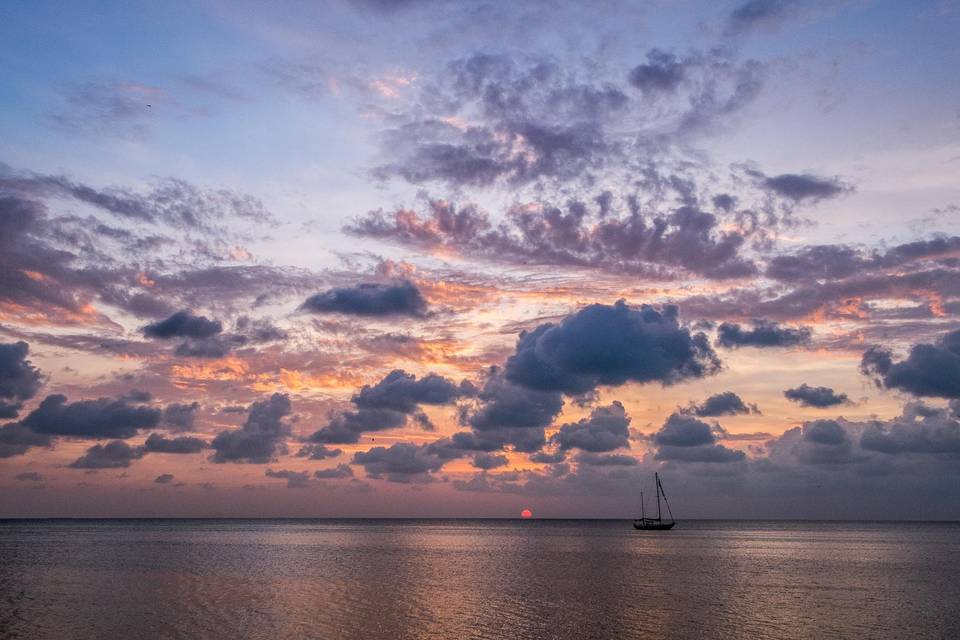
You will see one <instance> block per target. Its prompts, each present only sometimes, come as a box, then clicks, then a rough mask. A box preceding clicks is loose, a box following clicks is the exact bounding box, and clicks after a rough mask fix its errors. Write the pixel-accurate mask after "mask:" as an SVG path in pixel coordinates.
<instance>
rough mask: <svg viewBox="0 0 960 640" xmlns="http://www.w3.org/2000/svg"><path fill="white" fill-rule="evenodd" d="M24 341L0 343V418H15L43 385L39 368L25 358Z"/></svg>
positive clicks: (28, 347) (27, 347)
mask: <svg viewBox="0 0 960 640" xmlns="http://www.w3.org/2000/svg"><path fill="white" fill-rule="evenodd" d="M29 352H30V346H29V345H28V344H27V343H26V342H14V343H9V344H3V343H0V419H2V418H15V417H16V416H17V414H18V413H19V412H20V409H22V408H23V403H24V402H25V401H26V400H29V399H31V398H33V397H34V396H35V395H37V391H39V390H40V387H41V386H42V385H43V376H42V375H41V374H40V370H39V369H37V368H36V367H34V366H33V364H32V363H31V362H30V361H29V360H27V354H28V353H29Z"/></svg>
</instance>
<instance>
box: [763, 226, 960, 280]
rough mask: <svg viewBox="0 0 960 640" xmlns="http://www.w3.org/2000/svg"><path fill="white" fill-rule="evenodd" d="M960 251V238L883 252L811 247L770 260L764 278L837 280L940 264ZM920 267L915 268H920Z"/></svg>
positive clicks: (900, 246)
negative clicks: (908, 267)
mask: <svg viewBox="0 0 960 640" xmlns="http://www.w3.org/2000/svg"><path fill="white" fill-rule="evenodd" d="M958 252H960V237H957V236H949V237H947V236H944V237H937V238H931V239H928V240H917V241H914V242H907V243H903V244H899V245H894V246H892V247H890V248H888V249H887V250H886V251H881V250H879V249H874V250H872V251H865V250H862V249H858V248H856V247H851V246H848V245H812V246H808V247H803V248H802V249H800V250H799V251H797V252H795V253H792V254H785V255H779V256H775V257H773V258H772V259H771V260H770V261H769V262H768V263H767V268H766V271H765V275H767V276H768V277H771V278H775V279H777V280H781V281H784V282H810V281H814V280H837V279H843V278H848V277H850V276H854V275H858V274H864V273H866V272H870V271H876V272H880V271H884V270H889V269H896V268H898V267H902V266H904V265H911V264H914V263H923V262H931V261H937V260H940V261H943V260H946V259H949V258H951V257H952V256H955V255H956V254H957V253H958ZM923 266H924V265H923V264H919V265H915V266H914V267H913V268H914V269H922V268H923Z"/></svg>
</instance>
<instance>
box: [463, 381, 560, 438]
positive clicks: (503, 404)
mask: <svg viewBox="0 0 960 640" xmlns="http://www.w3.org/2000/svg"><path fill="white" fill-rule="evenodd" d="M478 399H479V401H480V404H479V407H478V408H477V409H476V411H474V412H473V413H471V414H469V415H467V416H465V420H466V423H467V424H469V425H470V426H471V427H472V428H473V432H474V433H472V434H463V435H461V434H455V435H454V437H453V438H454V442H455V443H456V444H457V445H459V446H461V447H462V448H464V449H467V450H480V451H484V450H487V451H489V450H493V449H499V448H500V447H501V446H503V445H506V444H512V445H513V446H514V447H515V448H516V449H517V450H518V451H525V452H533V451H536V450H538V449H539V448H540V447H542V446H543V445H544V444H545V442H546V436H545V434H544V428H545V427H547V426H548V425H550V423H551V422H553V419H554V418H555V417H556V416H557V415H558V414H559V413H560V410H561V409H562V408H563V399H562V397H561V396H560V394H559V393H557V392H555V391H541V390H537V389H530V388H527V387H522V386H519V385H516V384H513V383H511V382H510V381H508V380H507V379H505V378H504V376H503V375H502V373H501V372H500V371H499V370H495V371H493V372H492V373H491V375H490V376H489V377H488V378H487V381H486V383H485V384H484V386H483V389H482V390H481V391H480V393H479V394H478Z"/></svg>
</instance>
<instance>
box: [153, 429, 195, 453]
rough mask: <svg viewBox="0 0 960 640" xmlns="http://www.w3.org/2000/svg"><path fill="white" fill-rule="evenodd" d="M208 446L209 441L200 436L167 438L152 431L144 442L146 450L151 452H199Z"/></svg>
mask: <svg viewBox="0 0 960 640" xmlns="http://www.w3.org/2000/svg"><path fill="white" fill-rule="evenodd" d="M208 446H209V445H208V444H207V441H206V440H201V439H200V438H191V437H189V436H182V437H179V438H166V437H164V436H162V435H160V434H159V433H151V434H150V436H149V437H148V438H147V441H146V442H145V443H144V450H146V451H149V452H151V453H199V452H200V451H203V450H204V449H206V448H207V447H208Z"/></svg>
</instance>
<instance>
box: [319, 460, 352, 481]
mask: <svg viewBox="0 0 960 640" xmlns="http://www.w3.org/2000/svg"><path fill="white" fill-rule="evenodd" d="M313 477H314V478H316V479H317V480H334V479H340V478H352V477H353V469H351V468H350V465H348V464H343V463H341V464H338V465H337V466H336V467H333V468H332V469H318V470H316V471H314V472H313Z"/></svg>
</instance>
